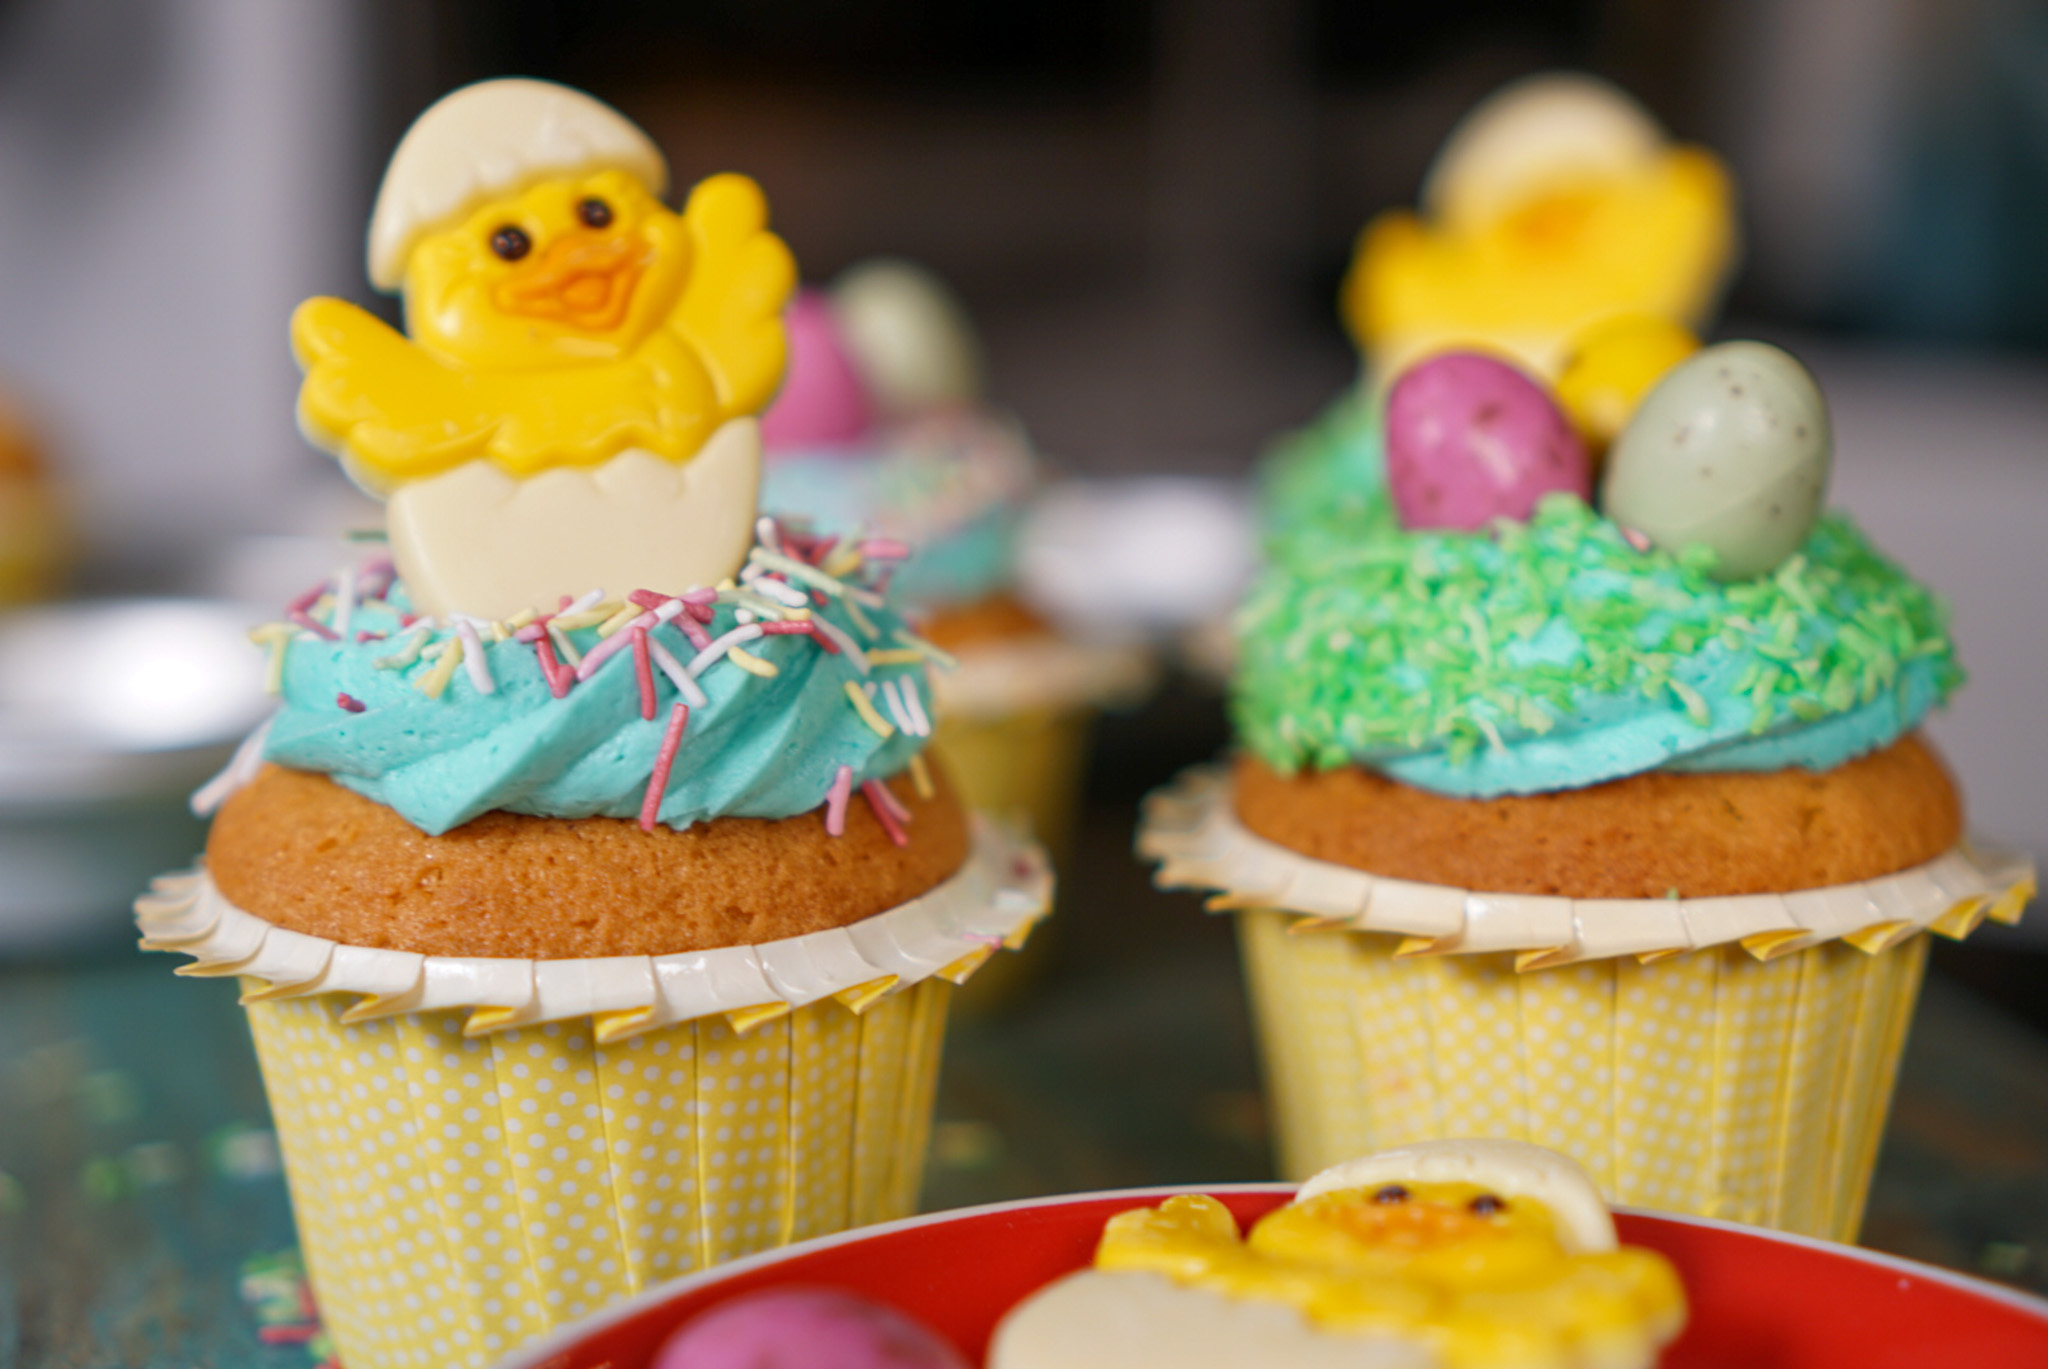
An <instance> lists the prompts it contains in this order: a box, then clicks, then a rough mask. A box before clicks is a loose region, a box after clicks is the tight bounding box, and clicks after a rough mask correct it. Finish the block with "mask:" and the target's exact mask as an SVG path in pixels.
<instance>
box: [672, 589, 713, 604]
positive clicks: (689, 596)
mask: <svg viewBox="0 0 2048 1369" xmlns="http://www.w3.org/2000/svg"><path fill="white" fill-rule="evenodd" d="M676 598H678V599H681V600H682V601H683V602H684V603H686V604H715V603H717V602H718V591H717V590H715V589H712V588H711V587H710V586H709V585H699V586H697V587H696V588H695V589H686V590H684V591H683V592H682V593H681V594H678V595H677V596H676Z"/></svg>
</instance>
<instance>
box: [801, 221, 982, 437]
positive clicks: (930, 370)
mask: <svg viewBox="0 0 2048 1369" xmlns="http://www.w3.org/2000/svg"><path fill="white" fill-rule="evenodd" d="M832 307H833V311H834V313H836V314H837V315H838V318H839V326H840V329H841V331H842V332H843V333H844V334H845V337H846V344H847V346H848V348H850V349H851V350H852V352H853V360H854V364H855V365H856V366H858V367H859V368H860V374H861V379H862V380H864V381H866V382H867V386H868V392H869V393H870V394H871V395H873V396H874V399H875V402H876V403H877V404H879V405H880V406H881V408H882V410H883V412H884V413H886V414H888V415H889V416H890V417H892V418H902V417H905V416H907V415H911V414H916V413H920V412H923V411H924V410H927V409H934V408H945V407H950V406H954V405H960V404H971V403H973V402H974V401H975V400H976V399H978V398H980V396H981V346H980V344H979V343H978V342H977V341H976V340H975V336H974V324H973V323H972V322H970V321H969V319H968V317H967V310H966V309H965V307H963V306H962V305H961V303H960V301H959V299H958V298H957V297H956V296H955V295H954V294H953V292H952V291H951V290H950V289H948V288H947V287H946V285H945V283H944V282H943V281H941V280H940V279H939V278H938V277H937V276H935V275H933V274H932V273H931V272H929V271H927V270H925V269H924V268H923V267H921V266H918V265H916V264H914V263H912V262H908V261H904V260H902V259H900V258H895V257H881V258H877V259H875V260H873V261H865V262H861V263H859V264H858V265H855V266H851V267H849V268H847V269H846V270H845V271H844V272H842V273H841V274H840V276H839V278H838V279H837V280H836V281H834V282H833V283H832Z"/></svg>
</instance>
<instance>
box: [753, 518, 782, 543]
mask: <svg viewBox="0 0 2048 1369" xmlns="http://www.w3.org/2000/svg"><path fill="white" fill-rule="evenodd" d="M754 536H755V537H757V538H759V539H760V542H761V545H762V546H764V547H766V548H768V550H770V551H776V552H779V551H781V550H782V539H781V538H779V537H777V536H776V535H775V520H774V519H773V518H770V517H769V516H768V515H767V514H765V513H764V514H762V515H761V516H760V517H759V518H756V519H755V520H754Z"/></svg>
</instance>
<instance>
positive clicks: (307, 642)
mask: <svg viewBox="0 0 2048 1369" xmlns="http://www.w3.org/2000/svg"><path fill="white" fill-rule="evenodd" d="M828 564H829V563H828ZM827 578H829V577H827ZM797 583H798V584H806V583H807V582H806V581H804V580H803V579H801V578H799V579H798V580H797ZM856 592H858V591H856ZM746 593H747V592H746V589H745V587H744V586H742V587H740V589H739V590H738V591H737V592H735V591H732V590H728V591H726V592H725V593H722V594H720V595H718V597H717V600H716V602H715V603H712V604H709V605H707V606H706V608H707V611H708V612H709V614H710V620H709V621H707V622H702V623H698V624H697V625H696V626H695V629H694V631H695V634H696V640H693V639H692V637H690V636H686V633H685V630H684V629H683V628H682V627H681V626H679V625H678V623H677V622H675V621H674V620H669V621H665V622H660V623H656V624H652V625H646V631H647V635H648V643H649V646H650V648H652V647H660V648H661V649H662V650H663V651H665V652H666V653H667V654H668V656H669V657H670V660H671V662H672V663H673V664H674V665H675V666H676V667H678V668H680V669H681V670H682V671H684V672H687V673H690V674H691V675H692V678H693V679H694V682H695V684H696V687H697V689H698V690H700V691H701V695H700V697H699V698H698V699H696V700H695V701H694V702H693V706H691V707H690V710H689V712H688V715H687V721H686V722H685V723H684V725H683V730H682V733H681V740H680V744H679V745H678V746H677V747H676V748H675V750H674V753H673V762H672V768H671V770H670V773H669V775H668V777H667V782H666V785H665V787H663V788H661V789H660V791H659V799H658V803H657V805H656V806H655V808H654V809H653V810H652V812H653V814H654V816H655V817H656V818H658V820H659V821H660V822H662V823H663V824H665V825H667V826H669V827H673V828H684V827H688V826H689V825H690V824H691V823H694V822H699V821H703V820H706V819H710V818H718V817H727V816H738V817H759V818H781V817H789V816H792V815H794V814H797V813H803V812H808V811H810V810H812V809H814V808H817V807H819V806H820V805H821V804H824V803H825V802H826V801H827V798H828V796H829V795H831V794H832V793H833V792H834V790H835V786H838V787H839V788H840V789H841V790H842V792H843V791H844V789H846V788H848V787H850V788H854V789H857V788H858V787H859V786H860V785H861V784H862V783H864V782H865V781H868V780H876V779H881V778H884V777H886V776H890V775H893V774H895V773H896V772H897V771H899V770H901V769H902V768H903V767H904V766H905V765H907V764H909V763H910V761H911V758H912V757H913V756H914V755H915V754H916V753H917V751H918V750H919V748H920V747H922V745H923V744H924V735H925V734H928V732H929V712H928V709H929V698H930V694H929V690H928V682H927V679H926V674H925V668H924V660H925V657H924V655H923V654H921V653H922V651H923V650H924V648H922V646H921V644H919V643H917V641H916V639H915V638H913V637H911V636H910V635H909V633H908V632H907V631H906V630H905V629H904V626H903V620H902V619H901V618H900V617H899V616H898V615H897V614H896V613H895V612H894V610H893V609H890V608H887V607H866V608H861V607H858V606H857V605H856V606H851V607H850V606H849V605H848V603H847V601H846V599H845V598H844V597H842V596H840V595H836V594H825V593H817V594H809V593H806V594H805V595H803V596H802V597H803V598H804V599H806V600H808V601H810V602H808V603H807V604H806V608H807V610H808V613H809V615H810V616H811V617H813V618H815V619H818V620H823V621H824V622H825V623H826V624H827V627H826V628H824V629H820V634H819V635H810V634H806V633H803V632H789V633H786V634H778V635H764V636H757V637H750V638H749V639H747V640H744V641H742V642H738V643H737V645H738V646H739V653H740V654H739V655H737V656H735V655H733V654H732V653H731V651H730V650H727V651H724V652H720V653H718V654H716V655H714V656H712V657H711V658H710V659H708V660H707V659H705V658H704V653H703V652H702V650H701V648H700V646H699V644H698V643H699V642H701V641H702V640H704V639H706V638H709V639H713V640H714V641H715V640H716V639H719V638H722V637H725V636H726V635H727V634H730V633H732V632H733V631H734V630H735V629H737V628H742V627H744V626H746V625H747V622H748V620H750V619H752V620H759V621H772V618H771V617H770V614H771V613H773V612H775V611H776V610H778V609H780V610H782V611H786V608H785V607H784V605H783V604H782V603H781V602H779V601H777V600H765V601H764V600H763V599H762V598H761V596H759V595H755V596H753V599H752V601H751V602H752V603H753V604H754V607H751V608H750V607H748V603H749V600H748V599H747V597H746ZM791 597H792V596H791V595H790V594H788V593H787V592H785V593H784V594H782V595H781V596H780V598H781V600H788V599H790V598H791ZM659 598H660V596H647V599H648V601H649V602H658V601H659ZM819 601H822V602H819ZM876 602H879V601H876ZM323 613H324V615H325V616H324V620H323V618H322V615H323ZM802 614H803V611H802V610H799V612H798V614H796V615H793V616H794V617H801V616H802ZM582 616H583V617H586V618H587V617H589V616H591V615H589V614H587V613H586V614H584V615H582ZM626 616H627V617H631V613H630V611H629V612H628V613H627V615H626ZM296 619H297V621H296V623H295V624H294V627H293V628H292V629H287V630H286V631H287V632H289V633H290V635H288V636H287V635H285V633H284V632H274V633H273V634H272V637H271V640H272V642H273V647H272V649H273V650H274V651H281V652H282V653H283V660H282V667H281V673H280V675H279V679H278V683H279V686H280V689H279V692H280V694H281V696H282V707H281V708H280V710H279V712H278V714H277V717H276V719H275V721H274V722H273V724H272V726H271V729H270V734H269V738H268V741H267V742H266V744H265V748H264V754H265V756H266V757H267V758H268V759H270V760H273V761H276V762H277V763H279V764H281V765H285V766H290V767H293V768H296V769H301V770H312V771H319V772H324V773H326V774H328V775H330V776H332V777H333V778H334V779H335V780H336V781H337V782H338V783H340V784H342V785H345V786H346V787H348V788H350V789H353V790H355V791H356V792H358V793H360V794H363V795H365V796H366V797H369V798H371V799H374V800H376V801H377V802H379V803H383V804H386V805H388V806H390V807H391V808H394V809H396V810H397V811H398V812H399V813H400V814H402V815H403V816H404V817H405V818H406V819H407V820H408V821H410V822H412V823H413V824H414V825H415V826H417V827H419V828H421V829H422V830H423V831H426V832H429V833H435V834H438V833H441V832H445V831H448V830H449V829H451V828H453V827H457V826H459V825H461V824H462V823H464V822H467V821H468V820H469V819H471V818H474V817H476V816H478V815H479V814H481V813H485V812H488V811H490V810H492V809H499V808H502V809H507V810H509V811H511V812H515V813H526V814H532V815H536V816H544V817H559V818H581V817H591V816H600V815H602V816H607V817H620V818H630V817H633V816H635V815H638V814H641V813H643V811H644V809H643V805H645V804H646V803H647V801H648V793H649V788H650V783H651V782H652V780H653V777H654V776H655V772H656V769H657V766H656V762H657V759H658V757H659V755H660V753H661V751H662V749H663V742H664V738H665V736H666V734H667V730H668V725H669V722H670V720H671V718H672V715H673V712H674V710H673V705H674V704H675V703H676V702H677V701H678V700H681V699H683V698H684V696H683V695H682V694H681V693H680V692H679V690H678V686H677V685H676V683H675V682H674V680H673V679H672V677H671V675H670V674H669V673H668V672H667V671H666V670H664V669H659V668H653V667H649V668H648V669H647V670H646V671H645V672H644V673H643V671H642V670H641V669H640V667H639V663H638V662H637V660H636V653H635V652H634V651H633V650H630V649H623V648H625V646H626V645H627V644H626V643H620V644H619V646H618V647H615V648H611V649H610V654H609V655H608V656H606V657H605V658H604V659H603V660H602V664H601V665H600V666H599V667H598V668H596V669H595V670H592V671H590V672H589V673H588V678H585V679H582V680H580V681H577V682H574V683H573V684H571V685H570V686H569V687H568V688H567V689H566V691H565V692H564V693H562V695H561V697H556V690H555V688H553V687H551V684H550V680H549V677H548V670H547V668H546V667H544V665H543V663H542V646H541V643H539V642H527V641H521V640H518V639H517V637H516V636H508V635H506V634H505V629H506V628H507V627H508V626H509V625H505V624H500V625H496V626H495V627H494V626H493V625H489V624H485V625H482V627H481V629H480V630H479V629H477V627H476V625H474V624H471V625H470V628H471V629H472V630H475V631H476V636H475V637H474V638H473V639H471V640H473V642H474V645H475V646H478V647H481V661H482V670H481V671H477V670H475V669H474V667H473V663H472V661H470V660H468V659H464V660H463V661H461V662H460V668H453V669H451V668H450V667H449V666H448V665H447V664H446V663H445V662H444V661H442V660H440V659H437V654H438V653H446V652H450V651H454V650H457V649H458V647H457V646H451V645H449V644H450V643H457V644H460V643H462V642H463V640H464V638H465V636H466V635H467V634H466V633H463V632H461V631H460V630H458V629H456V628H454V627H451V626H449V625H446V624H437V623H425V622H420V623H411V622H410V615H409V614H408V613H407V612H406V605H405V602H404V598H403V592H402V590H400V589H394V590H392V591H391V592H390V594H389V596H388V597H386V598H379V599H371V600H366V601H364V602H360V603H355V604H353V605H350V606H348V612H347V613H346V616H345V618H343V616H342V614H341V611H340V610H339V609H338V608H336V607H334V606H333V602H332V596H330V597H329V598H327V599H322V600H321V601H320V603H319V604H318V605H314V606H313V608H312V609H311V612H310V614H308V613H307V612H305V611H301V612H300V613H299V614H298V615H296ZM567 621H573V620H567ZM642 621H643V625H645V620H642ZM308 623H317V624H320V626H321V628H322V629H323V630H322V631H321V632H315V631H314V630H312V628H311V627H310V626H306V625H307V624H308ZM301 626H305V628H306V630H303V631H300V630H297V629H298V628H299V627H301ZM337 629H339V630H338V631H337ZM617 630H618V631H620V632H630V628H619V629H617ZM601 631H602V628H601V627H599V626H597V625H584V626H579V627H574V628H572V629H570V630H568V631H567V632H566V633H565V634H564V635H566V636H567V637H568V638H569V640H570V642H571V644H572V646H573V647H574V648H575V649H576V653H577V655H579V656H583V657H585V658H588V657H589V655H590V654H591V653H593V652H596V651H599V650H601V649H602V648H601V645H600V644H601V642H602V641H604V640H606V639H604V638H602V637H601V636H600V633H601ZM529 635H531V634H529ZM742 635H743V636H745V635H746V634H742ZM820 635H824V636H826V637H827V638H828V639H831V638H833V637H834V636H835V635H836V640H837V641H838V642H844V643H851V644H855V647H854V650H853V651H848V650H846V649H844V647H841V649H839V650H836V651H835V650H832V649H830V648H828V647H827V646H825V645H823V644H822V643H821V641H820ZM494 639H495V640H494ZM862 647H865V648H866V650H865V651H863V650H861V648H862ZM547 650H548V653H549V655H550V656H551V657H553V656H554V647H553V644H552V642H550V643H549V645H548V647H547ZM869 653H872V655H870V654H869ZM465 654H466V653H465ZM650 654H652V653H650ZM562 665H563V668H564V669H567V663H566V662H562ZM863 667H865V669H863ZM437 669H438V670H439V671H440V675H439V678H438V682H437V679H436V674H435V672H436V670H437ZM559 674H560V673H559V672H558V679H559ZM437 684H438V687H437ZM485 685H488V689H486V688H484V687H483V686H485ZM849 686H851V688H852V689H853V690H854V691H858V692H860V693H861V694H862V697H863V700H864V701H865V702H866V705H867V706H866V707H865V708H864V707H862V706H861V705H860V704H857V703H856V702H855V701H854V700H853V698H852V696H851V694H850V693H849ZM643 690H646V691H648V692H649V695H650V697H647V698H643ZM892 719H893V721H892ZM842 768H844V769H845V770H846V771H847V772H848V773H847V774H846V776H845V777H844V778H842V777H841V770H842Z"/></svg>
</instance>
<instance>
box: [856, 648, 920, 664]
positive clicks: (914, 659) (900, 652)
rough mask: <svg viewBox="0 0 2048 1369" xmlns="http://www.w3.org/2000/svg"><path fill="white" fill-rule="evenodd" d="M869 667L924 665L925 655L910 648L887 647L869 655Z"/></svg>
mask: <svg viewBox="0 0 2048 1369" xmlns="http://www.w3.org/2000/svg"><path fill="white" fill-rule="evenodd" d="M868 664H869V665H923V664H924V653H923V652H922V651H912V650H910V649H909V648H908V647H900V646H885V647H883V648H881V649H880V650H879V651H870V652H869V653H868Z"/></svg>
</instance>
